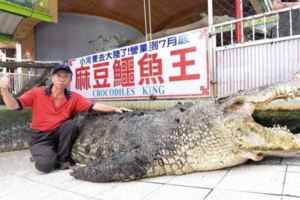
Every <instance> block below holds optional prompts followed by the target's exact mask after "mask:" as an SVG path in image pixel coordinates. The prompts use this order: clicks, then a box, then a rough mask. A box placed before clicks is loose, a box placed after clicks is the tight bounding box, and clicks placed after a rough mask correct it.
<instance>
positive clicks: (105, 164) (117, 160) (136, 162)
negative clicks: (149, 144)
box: [70, 153, 150, 182]
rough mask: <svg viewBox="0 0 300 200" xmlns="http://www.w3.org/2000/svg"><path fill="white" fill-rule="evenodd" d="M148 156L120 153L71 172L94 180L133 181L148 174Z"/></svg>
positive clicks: (75, 175) (86, 179)
mask: <svg viewBox="0 0 300 200" xmlns="http://www.w3.org/2000/svg"><path fill="white" fill-rule="evenodd" d="M149 167H150V162H149V160H148V158H147V157H146V156H144V155H137V153H134V154H132V153H119V155H118V156H113V158H111V159H104V160H102V161H97V160H95V161H93V162H91V163H90V164H88V165H87V166H85V167H80V168H77V169H73V171H72V172H70V174H71V175H72V176H74V177H75V178H77V179H81V180H85V181H92V182H112V181H131V180H136V179H140V178H144V177H146V176H147V171H148V169H149Z"/></svg>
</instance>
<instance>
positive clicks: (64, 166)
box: [58, 161, 74, 170]
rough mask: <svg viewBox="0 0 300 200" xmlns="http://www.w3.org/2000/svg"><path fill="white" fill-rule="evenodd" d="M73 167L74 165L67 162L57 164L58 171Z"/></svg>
mask: <svg viewBox="0 0 300 200" xmlns="http://www.w3.org/2000/svg"><path fill="white" fill-rule="evenodd" d="M73 165H74V164H73V163H71V162H69V161H67V162H62V163H60V164H59V167H58V169H60V170H66V169H70V168H71V166H73Z"/></svg>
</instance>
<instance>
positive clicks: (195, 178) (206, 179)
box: [168, 170, 228, 188]
mask: <svg viewBox="0 0 300 200" xmlns="http://www.w3.org/2000/svg"><path fill="white" fill-rule="evenodd" d="M227 172H228V170H217V171H211V172H197V173H192V174H186V175H183V176H177V177H175V178H173V179H172V180H171V181H169V182H168V184H174V185H184V186H194V187H204V188H214V187H215V186H216V185H217V184H218V183H219V182H220V181H221V180H222V179H223V178H224V176H225V175H226V173H227Z"/></svg>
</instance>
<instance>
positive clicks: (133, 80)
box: [69, 28, 210, 100]
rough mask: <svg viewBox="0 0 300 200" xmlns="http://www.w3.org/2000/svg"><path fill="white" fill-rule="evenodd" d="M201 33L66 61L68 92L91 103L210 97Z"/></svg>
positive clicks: (204, 33)
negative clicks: (70, 76) (69, 80)
mask: <svg viewBox="0 0 300 200" xmlns="http://www.w3.org/2000/svg"><path fill="white" fill-rule="evenodd" d="M207 35H208V31H207V28H203V29H199V30H194V31H190V32H185V33H181V34H177V35H172V36H168V37H165V38H159V39H156V40H152V41H148V42H144V43H139V44H135V45H131V46H126V47H122V48H119V49H114V50H111V51H106V52H101V53H97V54H92V55H88V56H84V57H80V58H75V59H71V60H69V65H70V67H71V69H72V71H73V74H74V78H73V81H72V83H71V90H73V91H75V92H78V93H80V94H81V95H83V96H84V97H86V98H89V99H92V100H126V99H149V98H157V99H171V98H173V99H176V98H191V97H208V96H210V87H209V80H210V79H209V68H208V51H207V43H208V37H207Z"/></svg>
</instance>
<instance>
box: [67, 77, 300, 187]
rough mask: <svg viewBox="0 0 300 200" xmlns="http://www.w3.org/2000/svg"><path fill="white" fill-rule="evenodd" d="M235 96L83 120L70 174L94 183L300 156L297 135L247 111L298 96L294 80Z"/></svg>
mask: <svg viewBox="0 0 300 200" xmlns="http://www.w3.org/2000/svg"><path fill="white" fill-rule="evenodd" d="M299 77H300V76H299V74H297V75H296V76H295V77H294V78H293V79H292V80H290V81H286V82H282V83H278V84H274V85H271V86H266V87H260V88H257V89H253V90H249V91H241V92H239V93H238V94H236V95H234V96H230V97H227V98H224V99H218V100H217V101H206V102H203V101H196V102H193V103H181V104H180V103H179V104H177V105H175V106H173V107H171V108H169V109H167V110H164V111H148V112H141V111H140V112H138V111H135V112H129V113H125V114H122V115H116V114H99V113H97V114H88V115H86V116H85V117H83V118H82V119H81V120H79V124H81V125H80V132H81V134H80V135H79V137H78V139H77V140H76V142H75V144H74V146H73V149H72V158H73V159H74V160H75V161H76V162H78V163H82V164H85V166H83V167H79V168H75V169H73V171H71V175H72V176H74V177H75V178H77V179H82V180H86V181H92V182H111V181H132V180H137V179H141V178H146V177H154V176H161V175H182V174H187V173H192V172H198V171H208V170H217V169H222V168H227V167H232V166H236V165H240V164H243V163H245V162H247V161H248V160H253V161H260V160H262V159H263V158H264V157H265V156H267V155H277V156H285V155H287V156H292V155H295V154H296V153H297V152H298V151H300V134H293V133H292V132H291V131H290V130H289V129H288V128H286V127H282V126H274V127H266V126H263V125H261V124H259V123H257V122H256V121H255V120H254V119H253V112H254V111H255V110H259V109H261V108H263V107H264V106H266V105H268V104H270V103H272V102H273V101H274V100H276V99H290V98H294V97H299V96H300V78H299Z"/></svg>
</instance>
